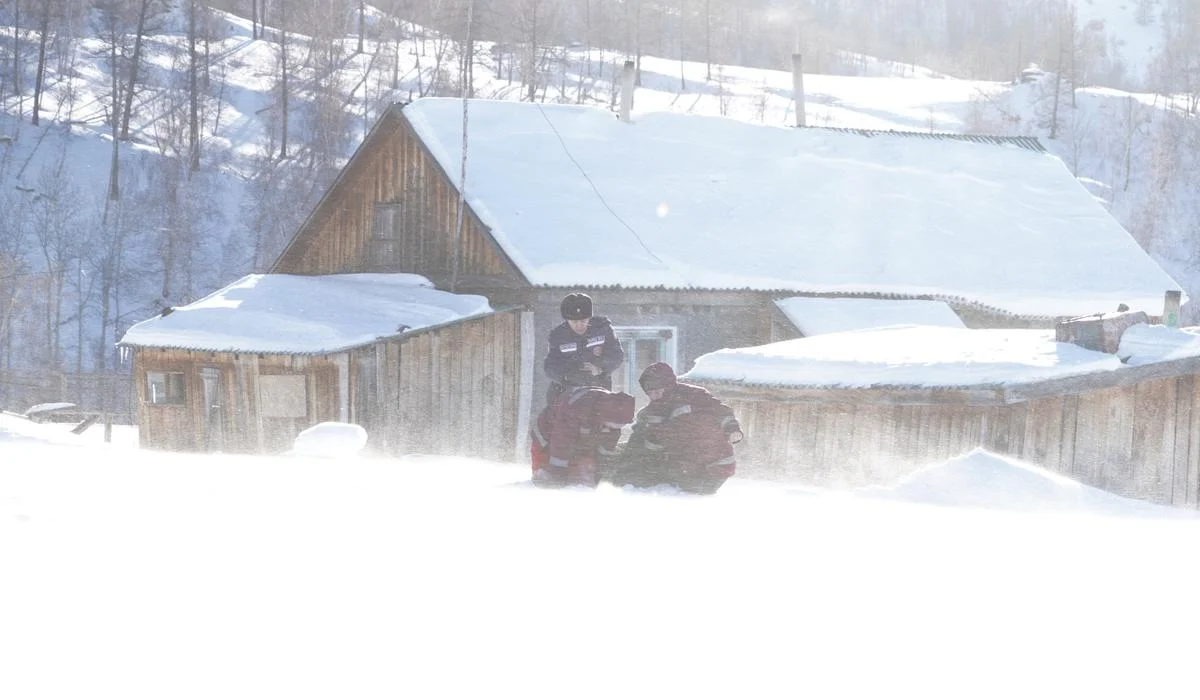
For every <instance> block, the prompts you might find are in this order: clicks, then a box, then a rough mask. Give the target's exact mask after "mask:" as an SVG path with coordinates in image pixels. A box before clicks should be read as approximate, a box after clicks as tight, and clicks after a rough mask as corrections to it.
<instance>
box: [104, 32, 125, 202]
mask: <svg viewBox="0 0 1200 700" xmlns="http://www.w3.org/2000/svg"><path fill="white" fill-rule="evenodd" d="M109 39H110V40H111V42H112V43H111V44H110V45H109V63H110V66H109V72H110V73H112V119H111V120H110V121H111V122H112V163H111V164H110V165H109V169H108V199H109V200H110V201H113V202H115V201H117V200H119V199H121V184H120V179H121V160H120V157H119V156H120V151H119V150H118V148H119V145H118V144H120V143H121V141H120V139H118V138H117V137H118V136H119V135H120V134H119V133H118V126H119V124H120V122H121V118H120V116H121V115H120V109H121V81H119V80H117V41H118V37H117V34H116V32H115V31H114V32H113V33H112V35H111V36H109ZM104 213H105V217H107V215H108V205H105V207H104Z"/></svg>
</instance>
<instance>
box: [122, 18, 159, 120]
mask: <svg viewBox="0 0 1200 700" xmlns="http://www.w3.org/2000/svg"><path fill="white" fill-rule="evenodd" d="M152 5H155V0H138V18H137V29H135V30H134V39H133V57H132V58H131V59H130V65H129V83H128V84H127V86H126V88H125V108H124V109H123V110H122V114H121V140H122V141H128V140H129V115H130V114H132V113H133V95H134V92H135V91H136V90H137V84H138V77H139V76H138V74H139V72H140V70H141V66H142V43H143V40H144V37H145V35H146V29H147V22H148V21H149V20H150V17H151V10H152ZM154 9H155V10H157V11H161V8H158V7H155V8H154Z"/></svg>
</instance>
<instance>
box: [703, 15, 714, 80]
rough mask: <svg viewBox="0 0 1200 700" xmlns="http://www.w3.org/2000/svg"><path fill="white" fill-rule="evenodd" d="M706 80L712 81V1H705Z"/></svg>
mask: <svg viewBox="0 0 1200 700" xmlns="http://www.w3.org/2000/svg"><path fill="white" fill-rule="evenodd" d="M704 79H705V80H708V81H711V80H712V0H704Z"/></svg>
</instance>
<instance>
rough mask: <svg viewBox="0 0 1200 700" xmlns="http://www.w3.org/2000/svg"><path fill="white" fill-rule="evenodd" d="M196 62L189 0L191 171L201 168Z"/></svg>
mask: <svg viewBox="0 0 1200 700" xmlns="http://www.w3.org/2000/svg"><path fill="white" fill-rule="evenodd" d="M144 1H145V0H143V2H144ZM281 5H282V3H281ZM196 64H197V57H196V0H188V169H189V170H190V171H191V172H196V171H197V170H199V169H200V89H199V86H198V85H197V74H198V72H199V69H198V66H197V65H196ZM285 80H286V78H285ZM285 138H286V136H285Z"/></svg>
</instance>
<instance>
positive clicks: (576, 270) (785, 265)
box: [405, 99, 1179, 316]
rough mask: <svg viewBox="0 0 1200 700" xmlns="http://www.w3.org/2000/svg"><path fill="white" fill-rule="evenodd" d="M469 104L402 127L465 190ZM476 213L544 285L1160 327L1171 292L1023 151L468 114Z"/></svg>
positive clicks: (668, 123)
mask: <svg viewBox="0 0 1200 700" xmlns="http://www.w3.org/2000/svg"><path fill="white" fill-rule="evenodd" d="M461 113H462V103H461V101H460V100H454V99H424V100H418V101H416V102H414V103H413V104H411V105H409V106H407V107H406V108H405V114H407V115H408V116H409V118H410V119H411V120H412V121H413V123H414V127H415V128H416V130H417V131H418V133H420V134H421V135H422V138H423V139H424V140H425V141H426V143H428V144H429V145H430V150H431V152H432V153H433V155H434V156H435V157H436V158H437V159H438V160H439V162H440V163H441V165H442V167H443V168H445V170H446V171H447V173H448V174H449V176H450V178H451V179H452V181H453V182H455V183H457V182H458V179H459V173H460V171H461V167H460V166H461V143H462V118H461ZM468 133H469V134H470V143H469V145H468V164H467V196H468V198H469V199H470V202H471V205H472V207H473V208H474V209H475V211H476V212H477V213H478V214H479V215H480V217H481V218H482V219H483V221H484V223H485V224H487V225H488V226H489V227H490V228H491V229H492V232H493V234H494V235H495V236H496V238H497V240H498V241H499V242H500V244H501V245H502V246H503V247H504V249H505V250H506V252H508V254H509V255H510V256H511V257H512V258H513V260H514V262H515V263H516V264H517V265H518V267H520V268H521V270H522V272H524V273H525V274H526V276H527V277H528V278H529V279H530V281H531V282H533V283H534V284H545V285H551V286H571V285H581V284H582V285H588V286H602V285H622V286H627V287H628V286H632V287H638V286H649V287H653V286H659V285H664V286H666V287H668V288H674V287H703V288H721V289H725V288H730V289H741V288H750V289H789V290H794V291H812V292H835V291H842V292H883V293H898V294H935V295H942V296H945V297H948V298H965V299H968V300H971V301H974V302H978V303H983V304H987V305H990V306H994V307H998V308H1000V309H1003V310H1005V311H1008V312H1010V313H1016V314H1021V315H1035V316H1038V315H1040V316H1056V315H1063V316H1069V315H1081V314H1086V313H1095V312H1103V311H1111V310H1115V309H1116V307H1117V305H1118V304H1119V303H1126V304H1128V305H1129V306H1131V307H1132V308H1135V309H1142V310H1146V311H1147V312H1150V313H1159V312H1161V309H1162V295H1163V292H1164V291H1166V290H1168V289H1177V288H1179V285H1178V284H1177V283H1176V282H1175V281H1174V280H1172V279H1171V278H1170V277H1169V276H1168V275H1167V274H1166V273H1165V272H1164V271H1163V270H1162V268H1160V267H1159V266H1158V264H1157V263H1155V262H1154V261H1153V260H1151V258H1150V257H1149V256H1148V255H1147V254H1146V253H1145V252H1144V251H1143V250H1142V249H1141V248H1139V247H1138V245H1137V243H1136V242H1135V241H1134V240H1133V238H1132V237H1131V236H1130V235H1129V234H1128V233H1127V232H1126V231H1125V230H1124V229H1122V228H1121V226H1120V225H1119V224H1118V223H1117V222H1116V220H1114V219H1113V218H1112V217H1111V216H1110V215H1109V214H1108V212H1107V211H1106V210H1105V209H1104V207H1103V206H1101V204H1100V203H1099V202H1097V201H1096V200H1095V199H1094V198H1093V197H1092V196H1091V195H1089V194H1088V192H1087V190H1085V189H1084V188H1083V186H1082V185H1080V184H1079V183H1078V182H1077V181H1076V180H1075V178H1074V177H1072V176H1071V174H1070V172H1069V171H1068V170H1067V169H1066V167H1065V166H1064V165H1063V163H1062V161H1060V160H1059V159H1057V158H1055V157H1054V156H1051V155H1049V154H1044V153H1035V152H1031V151H1027V150H1024V149H1021V148H1017V147H1013V146H1003V147H1001V146H995V145H990V144H977V143H966V142H954V141H944V140H933V139H927V138H913V137H902V136H874V137H865V136H860V135H857V134H853V133H843V132H833V131H828V130H819V129H799V130H798V129H789V128H780V127H775V126H765V125H759V124H751V123H747V122H742V121H736V120H732V119H724V118H720V117H706V116H698V115H681V114H673V113H665V112H659V113H648V114H638V115H636V117H635V119H634V123H633V124H625V123H622V122H620V121H618V120H616V119H615V118H614V116H613V114H612V113H611V112H609V111H607V110H604V109H598V108H594V107H581V106H575V105H549V104H547V105H541V104H536V103H532V104H531V103H520V102H507V101H506V102H501V101H487V100H480V101H473V102H472V103H471V108H470V123H469V127H468Z"/></svg>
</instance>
